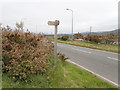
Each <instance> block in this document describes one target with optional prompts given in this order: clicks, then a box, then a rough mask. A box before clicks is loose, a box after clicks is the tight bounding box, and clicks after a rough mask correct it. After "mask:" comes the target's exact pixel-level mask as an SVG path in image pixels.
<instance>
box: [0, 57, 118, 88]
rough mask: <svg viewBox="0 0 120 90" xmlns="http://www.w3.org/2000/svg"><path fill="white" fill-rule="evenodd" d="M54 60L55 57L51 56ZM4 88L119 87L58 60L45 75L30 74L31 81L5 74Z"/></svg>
mask: <svg viewBox="0 0 120 90" xmlns="http://www.w3.org/2000/svg"><path fill="white" fill-rule="evenodd" d="M50 59H51V60H53V57H51V58H50ZM2 78H3V83H2V84H3V88H117V87H116V86H113V85H112V84H110V83H108V82H106V81H104V80H102V79H100V78H98V77H96V76H95V75H93V74H91V73H89V72H87V71H85V70H82V69H80V68H79V67H77V66H75V65H73V64H71V63H69V62H66V61H61V60H60V59H59V60H58V61H57V65H55V66H53V65H51V68H49V69H48V70H47V73H46V74H43V75H39V74H38V75H30V80H31V82H27V83H26V82H23V81H16V82H15V81H13V80H12V79H11V78H10V77H9V75H8V74H3V77H2Z"/></svg>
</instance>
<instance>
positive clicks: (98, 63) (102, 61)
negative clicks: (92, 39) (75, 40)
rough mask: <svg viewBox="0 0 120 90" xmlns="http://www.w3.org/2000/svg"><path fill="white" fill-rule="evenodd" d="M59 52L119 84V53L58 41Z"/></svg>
mask: <svg viewBox="0 0 120 90" xmlns="http://www.w3.org/2000/svg"><path fill="white" fill-rule="evenodd" d="M58 52H60V53H64V54H65V55H66V56H67V57H69V59H70V60H71V61H72V62H74V63H77V64H79V65H81V66H83V67H85V68H86V69H88V70H90V71H92V72H94V73H96V74H98V75H100V76H102V77H104V78H106V79H108V80H110V81H112V82H114V83H116V84H118V62H119V60H118V54H117V53H112V52H106V51H102V50H96V49H90V48H85V47H78V46H73V45H68V44H62V43H58Z"/></svg>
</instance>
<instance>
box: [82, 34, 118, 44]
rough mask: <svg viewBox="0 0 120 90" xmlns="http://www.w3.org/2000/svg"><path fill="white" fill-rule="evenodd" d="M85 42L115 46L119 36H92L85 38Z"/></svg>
mask: <svg viewBox="0 0 120 90" xmlns="http://www.w3.org/2000/svg"><path fill="white" fill-rule="evenodd" d="M84 40H86V41H91V42H96V43H105V44H113V43H114V42H116V41H117V40H118V36H117V35H114V34H112V33H110V34H105V35H90V34H88V35H87V36H85V37H84Z"/></svg>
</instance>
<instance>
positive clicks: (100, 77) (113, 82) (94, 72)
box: [66, 59, 118, 87]
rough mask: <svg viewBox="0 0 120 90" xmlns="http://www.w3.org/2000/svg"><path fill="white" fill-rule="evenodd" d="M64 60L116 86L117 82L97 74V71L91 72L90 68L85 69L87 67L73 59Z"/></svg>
mask: <svg viewBox="0 0 120 90" xmlns="http://www.w3.org/2000/svg"><path fill="white" fill-rule="evenodd" d="M66 61H67V62H70V63H72V64H74V65H76V66H78V67H80V68H82V69H84V70H86V71H88V72H90V73H92V74H94V75H95V76H97V77H100V78H101V79H104V80H106V81H108V82H109V83H111V84H114V85H115V86H117V87H118V84H117V83H115V82H113V81H111V80H109V79H107V78H105V77H103V76H101V75H99V74H97V73H95V72H93V71H91V70H89V69H87V68H85V67H83V66H81V65H79V64H77V63H75V62H73V61H71V60H70V59H67V60H66Z"/></svg>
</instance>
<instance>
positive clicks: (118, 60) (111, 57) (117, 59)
mask: <svg viewBox="0 0 120 90" xmlns="http://www.w3.org/2000/svg"><path fill="white" fill-rule="evenodd" d="M107 58H109V59H112V60H115V61H119V60H118V59H117V58H112V57H107Z"/></svg>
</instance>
